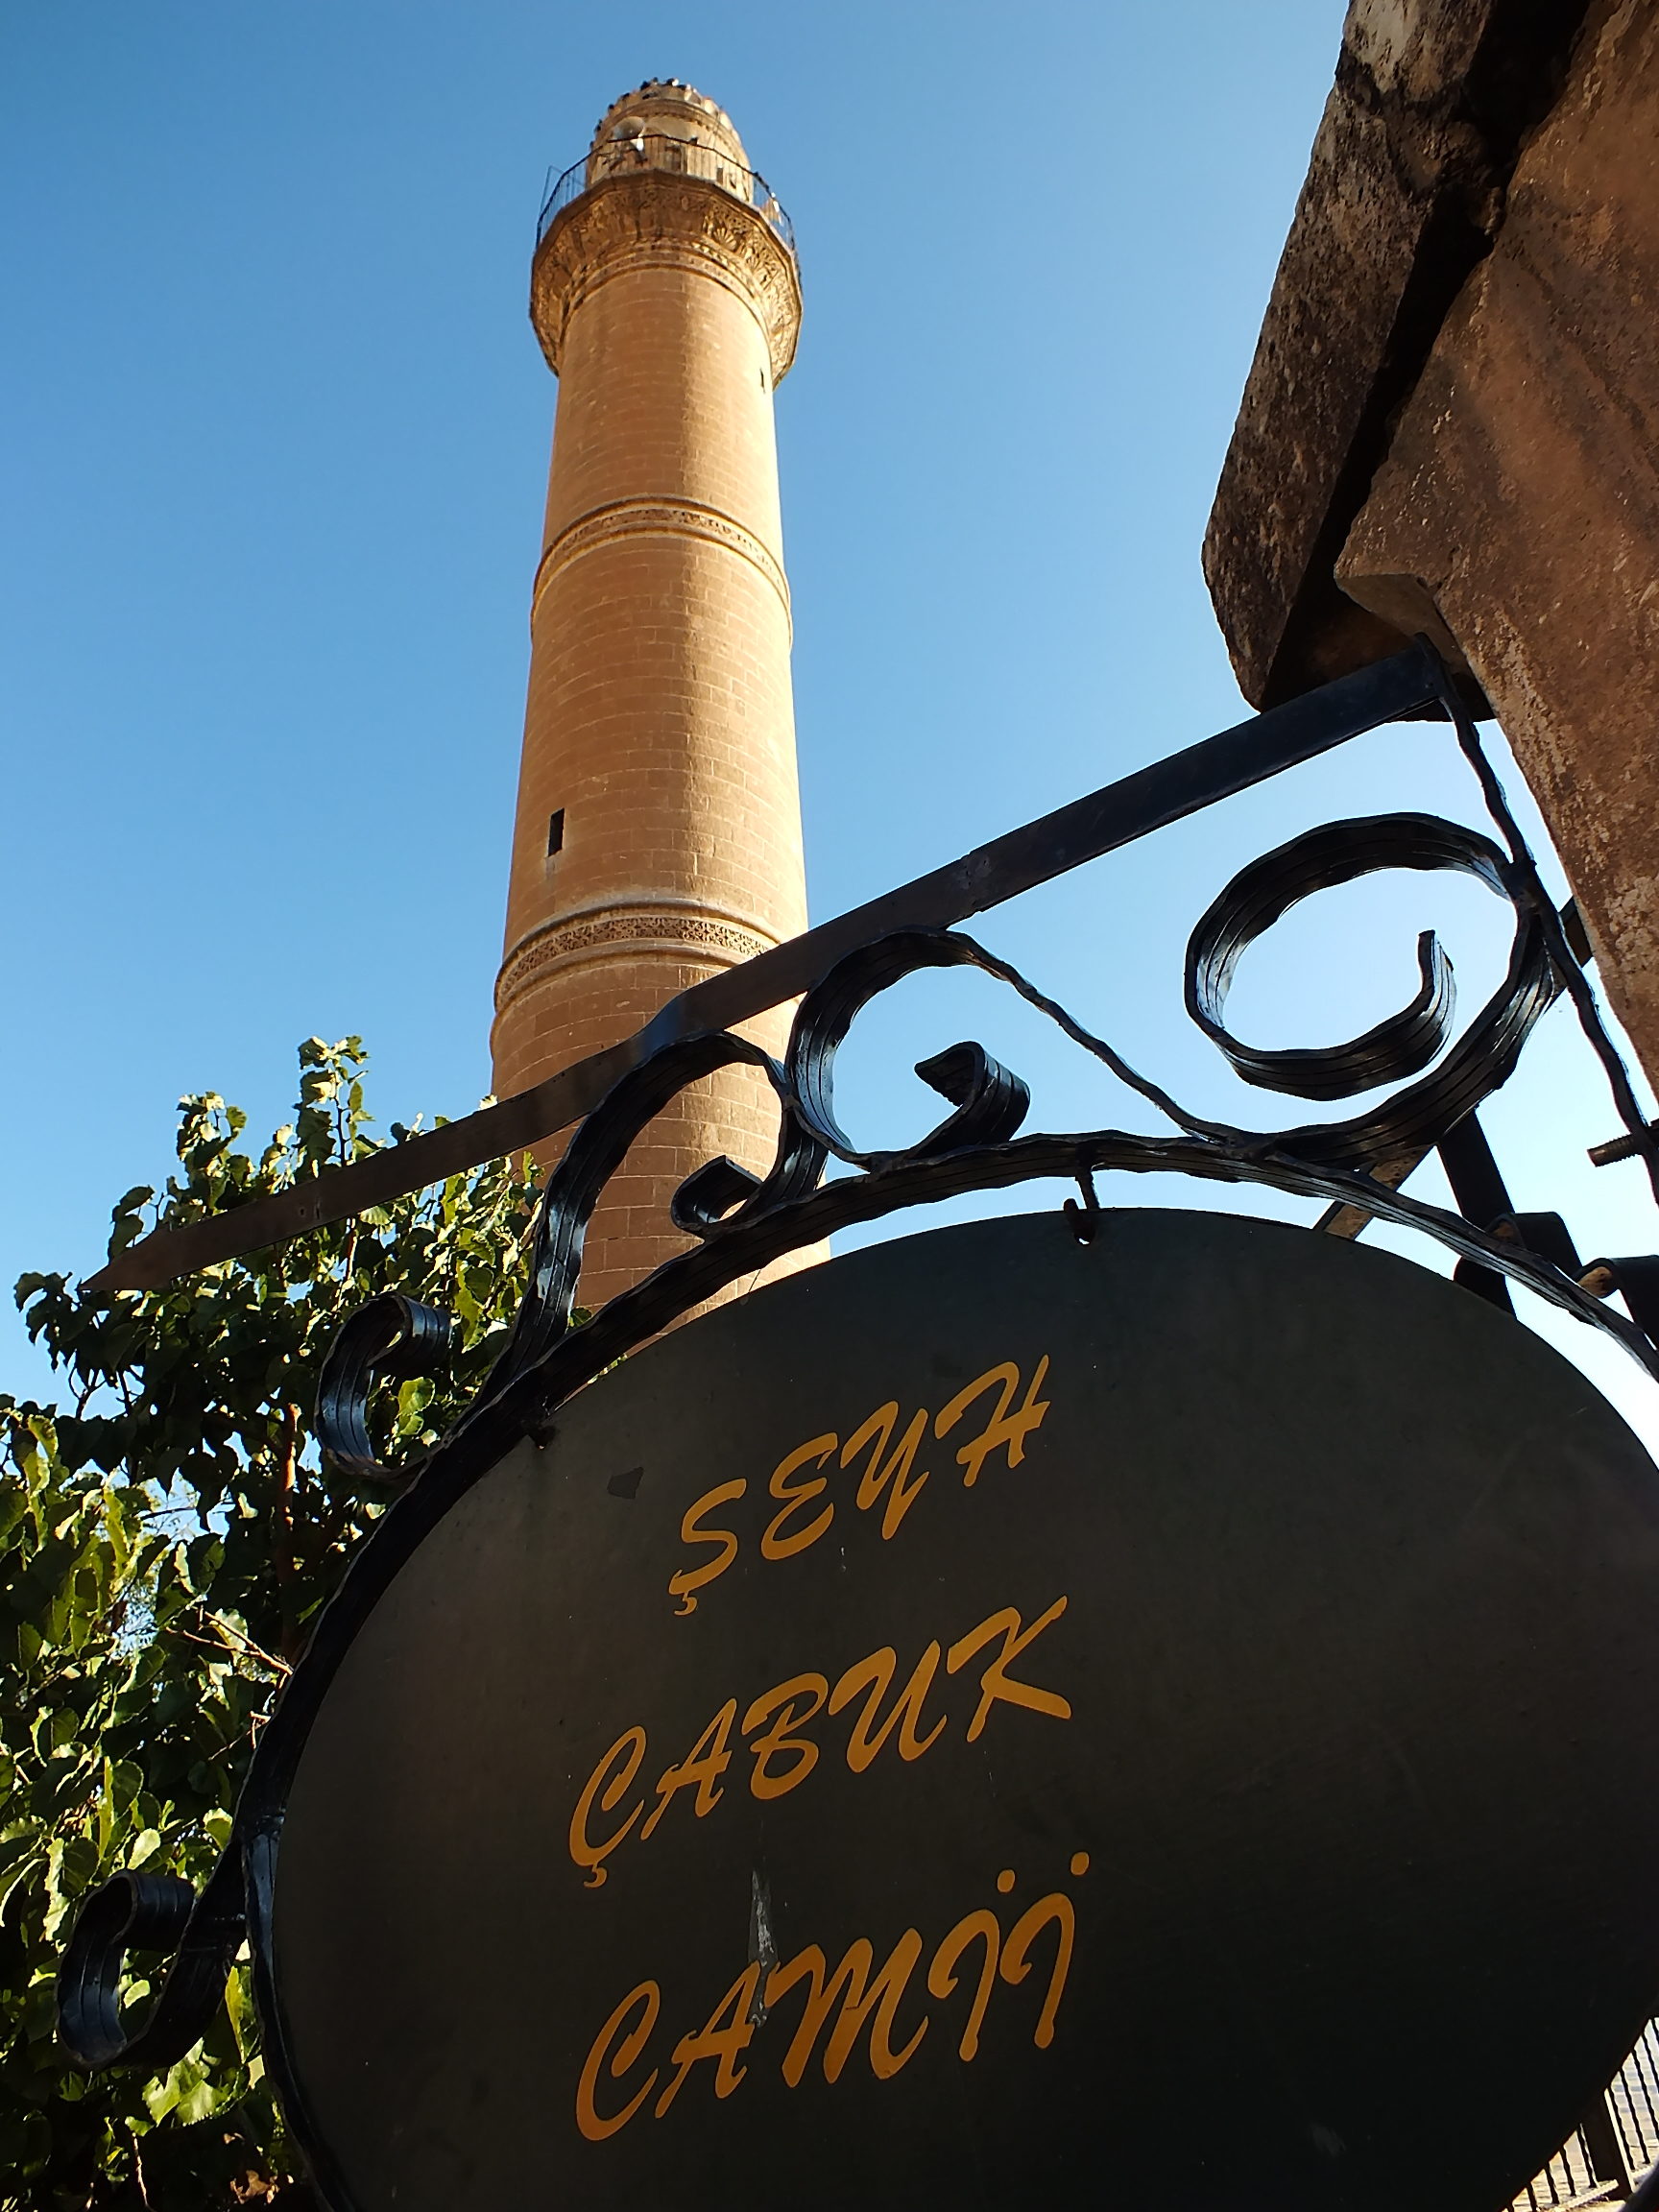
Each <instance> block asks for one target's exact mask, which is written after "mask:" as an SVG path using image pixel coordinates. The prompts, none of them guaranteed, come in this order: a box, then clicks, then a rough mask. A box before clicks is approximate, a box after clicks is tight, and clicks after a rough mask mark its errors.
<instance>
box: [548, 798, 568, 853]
mask: <svg viewBox="0 0 1659 2212" xmlns="http://www.w3.org/2000/svg"><path fill="white" fill-rule="evenodd" d="M564 844H565V809H564V807H563V806H561V807H560V808H559V809H558V811H557V812H556V813H553V814H549V815H548V817H547V857H548V859H549V860H551V859H552V857H553V855H554V854H555V853H558V852H560V851H562V850H563V848H564Z"/></svg>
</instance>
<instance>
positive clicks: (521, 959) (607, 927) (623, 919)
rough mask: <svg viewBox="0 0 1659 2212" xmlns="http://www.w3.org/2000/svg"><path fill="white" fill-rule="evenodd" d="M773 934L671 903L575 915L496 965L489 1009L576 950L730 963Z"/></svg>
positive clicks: (768, 943)
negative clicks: (661, 907) (672, 954)
mask: <svg viewBox="0 0 1659 2212" xmlns="http://www.w3.org/2000/svg"><path fill="white" fill-rule="evenodd" d="M777 943H778V939H777V938H776V937H766V936H762V935H761V934H760V932H759V931H758V930H755V929H745V928H743V927H742V926H741V925H740V924H738V923H735V922H720V921H717V920H715V919H714V918H713V917H712V916H711V915H708V914H687V913H680V912H676V911H675V910H674V909H673V908H672V907H670V908H668V909H666V910H665V911H663V910H659V909H655V908H653V909H651V910H649V911H643V910H642V911H638V912H634V913H627V914H583V915H575V916H573V917H572V918H571V919H570V920H569V921H568V922H549V923H548V924H546V926H544V927H542V928H541V929H539V930H537V932H536V934H535V935H534V936H533V937H527V938H526V939H525V940H524V942H523V943H522V944H520V945H517V946H515V947H514V949H513V950H512V951H511V952H510V953H509V954H508V955H507V957H506V959H505V960H504V961H503V962H502V963H501V973H500V974H499V975H498V976H497V977H496V978H495V1011H496V1012H497V1013H498V1014H499V1013H502V1012H504V1011H505V1010H506V1007H507V1005H508V1003H509V1002H510V1001H511V1000H512V999H514V998H518V997H520V996H521V995H522V993H524V992H525V991H527V990H528V989H529V988H530V986H531V985H532V984H533V983H539V982H541V979H542V978H543V977H544V976H545V975H546V974H547V973H548V972H549V970H551V969H554V968H561V967H564V966H565V964H566V963H567V962H570V961H573V960H574V959H575V958H576V957H577V956H578V955H579V954H582V953H587V954H589V955H590V956H593V955H597V956H598V957H601V958H603V957H605V956H607V955H609V956H611V957H615V956H616V955H617V954H619V953H629V952H676V951H678V952H690V953H692V954H694V955H703V956H708V955H713V956H714V959H715V963H716V965H718V966H721V967H724V966H726V965H727V964H728V963H730V964H731V965H732V966H733V967H735V966H737V965H738V964H739V963H740V962H742V961H745V960H753V959H755V958H756V957H757V955H758V954H759V953H761V952H769V951H770V950H772V948H773V946H774V945H776V944H777Z"/></svg>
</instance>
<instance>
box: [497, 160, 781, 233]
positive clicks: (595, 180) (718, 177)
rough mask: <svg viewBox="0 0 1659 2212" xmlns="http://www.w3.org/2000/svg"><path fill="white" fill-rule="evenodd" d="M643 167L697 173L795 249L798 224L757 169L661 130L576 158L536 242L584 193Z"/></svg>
mask: <svg viewBox="0 0 1659 2212" xmlns="http://www.w3.org/2000/svg"><path fill="white" fill-rule="evenodd" d="M642 169H660V170H665V171H666V172H667V173H668V174H669V175H671V176H677V177H697V178H701V179H702V180H703V181H704V182H705V183H708V184H714V185H717V186H718V187H719V188H720V190H721V191H723V192H729V193H730V194H731V195H732V197H733V200H741V201H742V202H743V204H745V205H746V206H749V207H753V208H754V209H755V212H756V213H757V215H760V216H763V217H764V218H765V220H766V222H767V223H769V224H770V225H771V227H772V228H773V229H774V230H775V231H776V232H777V234H778V236H779V237H780V238H781V240H782V242H783V244H784V245H785V246H786V247H787V248H788V249H789V252H791V253H793V252H795V227H794V225H793V224H792V223H791V222H790V220H789V218H788V216H787V215H786V214H785V213H784V211H783V203H782V201H781V200H780V199H779V197H778V195H777V193H776V192H774V191H773V189H772V187H771V185H770V184H768V183H767V181H766V180H765V178H764V177H762V176H761V175H759V173H758V172H757V170H754V169H745V168H744V166H743V164H742V163H741V162H740V161H736V160H733V157H732V156H731V155H730V154H729V153H728V152H727V151H726V149H725V148H724V147H721V146H710V145H707V144H705V143H704V142H703V141H702V140H701V139H697V138H682V137H677V136H672V135H670V134H669V133H668V132H661V131H643V132H637V133H636V134H632V135H630V136H627V137H620V136H612V137H609V138H604V139H601V141H600V142H599V144H598V145H597V146H595V147H593V148H592V150H591V151H590V152H589V153H587V154H584V155H583V156H582V158H581V160H580V161H573V162H572V163H571V164H570V166H569V168H568V169H566V170H565V174H564V175H563V176H562V177H561V178H560V179H559V180H558V182H557V183H556V184H554V185H553V187H552V188H551V190H550V191H549V192H548V194H547V196H546V199H545V200H544V201H543V202H542V205H541V220H540V221H539V222H538V223H537V226H536V243H537V245H538V246H540V245H541V241H542V239H543V238H545V237H546V235H547V233H548V231H549V230H550V229H551V228H553V224H554V221H555V219H556V217H558V216H559V215H560V214H561V213H562V212H563V211H564V210H565V208H566V207H568V206H569V204H570V203H571V202H572V201H573V200H579V199H580V198H581V197H582V195H583V193H584V192H588V191H590V190H591V189H592V188H593V187H594V186H595V185H597V184H603V183H605V182H607V181H608V180H610V179H611V178H613V177H628V176H636V175H637V174H638V172H639V171H640V170H642Z"/></svg>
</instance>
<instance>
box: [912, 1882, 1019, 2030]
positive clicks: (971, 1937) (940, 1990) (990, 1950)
mask: <svg viewBox="0 0 1659 2212" xmlns="http://www.w3.org/2000/svg"><path fill="white" fill-rule="evenodd" d="M1022 1925H1023V1923H1022ZM1001 1942H1002V1930H1001V1927H1000V1925H999V1924H998V1919H997V1915H996V1913H995V1912H987V1911H985V1909H984V1908H983V1907H981V1908H980V1910H979V1911H977V1912H969V1913H967V1914H965V1915H964V1917H963V1918H962V1919H960V1920H958V1921H957V1923H956V1925H955V1927H954V1928H952V1929H951V1931H950V1935H949V1936H946V1937H945V1939H944V1941H943V1942H942V1943H941V1944H940V1946H939V1948H938V1950H937V1951H935V1952H934V1954H933V1963H932V1964H931V1965H930V1966H929V1967H928V1969H927V1987H928V1990H929V1992H930V1993H931V1994H932V1995H933V1996H935V1997H949V1996H950V1994H951V1993H952V1992H953V1991H954V1989H955V1987H956V1973H955V1968H956V1965H957V1963H958V1961H959V1960H960V1959H961V1957H962V1954H963V1952H964V1951H966V1950H967V1948H968V1946H969V1944H970V1943H983V1944H984V1946H985V1956H984V1958H983V1959H982V1960H980V1962H979V1986H978V1988H977V1989H976V1990H975V1991H974V2003H973V2006H972V2008H970V2010H969V2014H968V2025H967V2027H966V2028H964V2029H963V2031H962V2040H961V2042H960V2043H959V2044H958V2045H957V2049H958V2051H959V2052H960V2054H961V2056H963V2057H964V2058H972V2057H973V2056H974V2055H975V2054H976V2053H977V2051H978V2049H979V2030H980V2028H981V2027H982V2026H983V2025H984V2020H985V2008H986V2006H987V2005H989V2004H990V2002H991V1991H992V1989H993V1988H994V1987H995V1985H996V1982H997V1954H998V1949H999V1947H1000V1945H1001Z"/></svg>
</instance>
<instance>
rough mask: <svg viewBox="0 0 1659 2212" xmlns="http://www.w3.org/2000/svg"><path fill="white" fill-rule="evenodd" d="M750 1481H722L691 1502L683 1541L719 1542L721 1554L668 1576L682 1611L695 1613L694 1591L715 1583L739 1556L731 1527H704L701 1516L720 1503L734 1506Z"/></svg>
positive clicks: (670, 1591)
mask: <svg viewBox="0 0 1659 2212" xmlns="http://www.w3.org/2000/svg"><path fill="white" fill-rule="evenodd" d="M748 1487H749V1485H748V1483H747V1482H745V1481H743V1480H741V1479H739V1480H737V1481H735V1482H722V1483H721V1484H720V1485H719V1487H718V1488H717V1489H714V1490H706V1491H705V1492H704V1494H703V1496H702V1497H701V1498H699V1499H698V1500H697V1502H696V1503H695V1504H694V1505H687V1506H686V1508H685V1519H684V1520H683V1521H682V1522H681V1524H680V1541H681V1543H682V1544H718V1545H719V1546H720V1552H719V1555H718V1557H716V1558H713V1559H709V1560H708V1561H706V1562H705V1564H704V1565H703V1566H701V1567H682V1568H681V1570H680V1572H679V1574H677V1575H669V1577H668V1595H669V1597H670V1598H678V1599H679V1600H680V1611H681V1613H683V1614H685V1613H695V1612H696V1610H697V1600H696V1599H695V1598H693V1597H692V1595H691V1593H692V1591H693V1590H701V1589H702V1587H703V1585H704V1583H705V1582H712V1581H713V1579H714V1577H715V1575H724V1574H725V1572H726V1570H727V1568H728V1567H730V1566H731V1564H732V1562H733V1559H735V1558H736V1556H737V1539H736V1537H735V1536H734V1535H733V1532H732V1530H731V1529H730V1528H703V1527H699V1526H698V1516H699V1514H703V1513H711V1512H712V1511H713V1510H714V1508H715V1506H716V1505H730V1504H731V1503H732V1502H733V1499H737V1498H741V1497H742V1495H743V1493H744V1492H745V1491H746V1490H747V1489H748Z"/></svg>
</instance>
